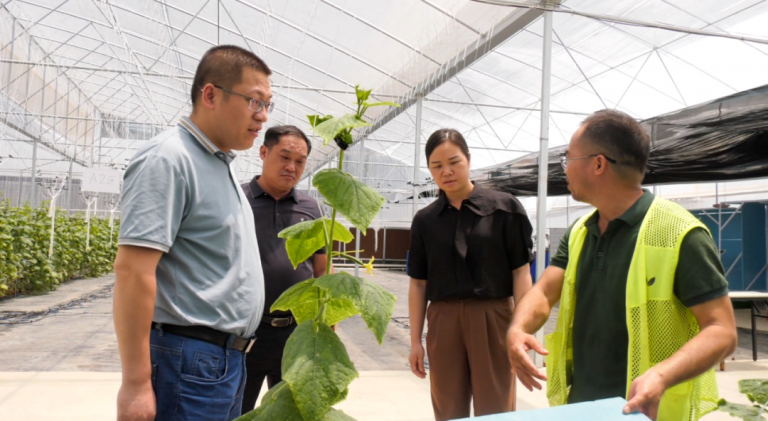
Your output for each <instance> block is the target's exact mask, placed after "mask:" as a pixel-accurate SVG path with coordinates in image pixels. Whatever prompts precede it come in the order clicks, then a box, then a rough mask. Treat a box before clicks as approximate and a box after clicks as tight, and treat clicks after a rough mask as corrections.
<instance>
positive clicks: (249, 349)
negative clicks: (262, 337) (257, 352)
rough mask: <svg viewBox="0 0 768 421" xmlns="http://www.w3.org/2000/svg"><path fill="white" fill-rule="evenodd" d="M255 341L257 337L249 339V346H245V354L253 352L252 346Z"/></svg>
mask: <svg viewBox="0 0 768 421" xmlns="http://www.w3.org/2000/svg"><path fill="white" fill-rule="evenodd" d="M255 342H256V338H251V339H248V346H246V347H245V352H244V353H245V354H247V353H249V352H251V347H252V346H253V344H254V343H255Z"/></svg>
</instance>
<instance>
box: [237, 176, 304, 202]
mask: <svg viewBox="0 0 768 421" xmlns="http://www.w3.org/2000/svg"><path fill="white" fill-rule="evenodd" d="M259 178H261V176H260V175H257V176H255V177H253V178H252V179H251V181H250V182H249V183H248V187H249V188H250V189H251V195H252V196H253V198H254V199H255V198H259V197H261V196H265V195H266V196H269V197H272V196H270V195H269V193H267V192H265V191H264V189H263V188H261V184H259V182H258V180H259ZM289 197H290V198H291V199H293V201H294V202H295V203H299V197H298V195H297V194H296V189H295V188H293V189H291V191H290V192H288V194H287V195H285V197H283V198H281V199H280V200H287V199H288V198H289Z"/></svg>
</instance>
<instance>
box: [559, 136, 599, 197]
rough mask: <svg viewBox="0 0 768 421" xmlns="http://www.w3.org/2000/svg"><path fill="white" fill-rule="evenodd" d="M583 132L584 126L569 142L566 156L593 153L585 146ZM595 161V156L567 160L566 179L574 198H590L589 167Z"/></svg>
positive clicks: (581, 155)
mask: <svg viewBox="0 0 768 421" xmlns="http://www.w3.org/2000/svg"><path fill="white" fill-rule="evenodd" d="M583 132H584V127H580V128H579V129H578V130H576V133H574V134H573V136H572V137H571V142H570V143H569V144H568V150H567V151H566V153H565V156H566V158H582V157H585V156H588V155H591V153H590V152H588V151H587V149H585V148H584V143H585V142H584V141H583V140H582V134H583ZM593 161H594V159H593V158H583V159H572V160H569V161H567V166H566V169H565V179H566V181H567V182H568V190H570V191H571V196H573V198H574V200H578V201H579V202H586V201H587V200H588V193H589V191H590V185H591V182H590V178H589V169H590V168H591V165H592V164H593Z"/></svg>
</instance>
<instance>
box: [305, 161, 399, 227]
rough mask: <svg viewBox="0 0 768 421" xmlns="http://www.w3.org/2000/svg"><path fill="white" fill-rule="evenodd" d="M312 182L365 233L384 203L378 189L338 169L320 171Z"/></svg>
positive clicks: (329, 201) (332, 204)
mask: <svg viewBox="0 0 768 421" xmlns="http://www.w3.org/2000/svg"><path fill="white" fill-rule="evenodd" d="M312 184H314V185H315V187H317V189H318V190H319V191H320V193H321V194H322V195H323V196H324V197H325V200H327V201H328V203H330V204H331V206H333V207H334V208H335V209H336V210H338V211H339V212H341V214H342V215H344V216H345V217H346V218H347V219H348V220H349V222H351V223H352V225H354V226H355V227H357V228H358V229H359V230H360V232H363V233H364V232H365V231H366V230H367V229H368V226H369V225H371V221H373V218H375V217H376V214H378V213H379V211H380V210H381V206H382V205H383V204H384V198H383V197H382V196H381V195H380V194H379V193H378V192H376V190H374V189H372V188H370V187H368V186H366V185H365V184H363V183H361V182H359V181H357V180H355V179H354V178H352V176H351V175H349V174H347V173H345V172H343V171H339V170H338V169H327V170H322V171H320V172H318V173H317V174H315V177H314V178H313V180H312Z"/></svg>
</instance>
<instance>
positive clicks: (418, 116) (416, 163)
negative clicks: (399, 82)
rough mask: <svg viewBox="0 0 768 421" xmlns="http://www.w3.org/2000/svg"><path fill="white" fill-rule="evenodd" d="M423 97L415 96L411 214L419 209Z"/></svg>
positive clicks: (414, 214)
mask: <svg viewBox="0 0 768 421" xmlns="http://www.w3.org/2000/svg"><path fill="white" fill-rule="evenodd" d="M423 99H424V97H423V96H422V95H421V94H419V95H418V97H417V98H416V148H415V150H414V153H413V216H416V212H418V211H419V188H418V183H419V159H420V158H419V154H420V153H421V105H422V101H423Z"/></svg>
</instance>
